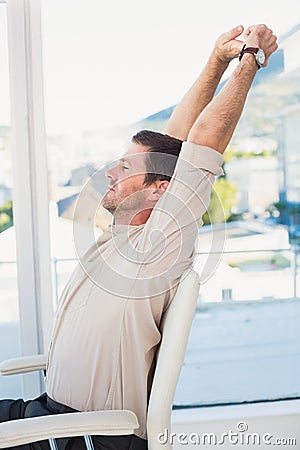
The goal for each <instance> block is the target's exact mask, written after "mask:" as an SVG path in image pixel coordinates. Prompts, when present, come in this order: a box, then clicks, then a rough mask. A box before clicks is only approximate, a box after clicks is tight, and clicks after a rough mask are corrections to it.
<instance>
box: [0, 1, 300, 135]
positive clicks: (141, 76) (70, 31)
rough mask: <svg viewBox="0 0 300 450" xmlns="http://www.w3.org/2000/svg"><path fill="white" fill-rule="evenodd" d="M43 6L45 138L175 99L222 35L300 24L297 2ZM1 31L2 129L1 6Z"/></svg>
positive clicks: (3, 93) (4, 105)
mask: <svg viewBox="0 0 300 450" xmlns="http://www.w3.org/2000/svg"><path fill="white" fill-rule="evenodd" d="M42 5H43V50H44V54H43V58H44V78H45V108H46V125H47V131H48V133H57V132H63V133H64V132H73V131H77V132H80V131H85V130H91V129H101V128H102V127H105V126H107V125H112V124H125V123H130V122H133V121H136V120H139V119H141V118H143V117H145V116H147V115H149V114H152V113H155V112H157V111H159V110H160V109H162V108H165V107H168V106H170V105H172V104H174V103H176V102H177V101H178V100H179V99H180V97H181V96H182V95H183V93H184V92H185V91H186V89H187V88H188V87H189V86H190V84H191V83H192V82H193V81H194V79H195V78H196V76H197V74H198V73H199V72H200V70H201V68H202V67H203V65H204V63H205V61H206V59H207V57H208V55H209V52H210V49H211V48H212V46H213V43H214V41H215V39H216V37H217V36H218V35H219V34H221V33H222V32H224V31H226V30H228V29H230V28H232V27H233V26H235V25H238V24H242V25H244V26H245V27H246V26H248V25H251V24H254V23H261V22H264V23H266V24H268V25H269V26H270V27H271V28H272V29H273V31H274V32H275V33H276V34H277V35H280V34H282V33H285V32H286V31H288V30H289V29H290V28H292V27H293V26H294V25H296V24H297V23H299V22H300V2H299V0H285V1H284V2H278V3H277V4H276V5H274V0H264V1H261V0H252V1H251V2H250V3H241V2H240V1H239V0H226V2H216V1H207V2H203V1H200V0H182V1H178V0H151V2H150V1H149V0H148V1H144V0H111V1H104V0H81V1H79V0H43V1H42ZM204 5H205V6H204ZM0 26H1V30H0V34H1V35H2V36H1V39H0V60H1V61H2V70H1V75H0V98H1V104H0V124H2V123H8V122H9V108H8V104H9V99H8V81H7V74H5V70H3V65H4V68H5V64H6V60H5V48H6V45H7V44H6V42H5V33H6V27H5V5H3V4H1V5H0ZM3 35H4V36H3ZM297 51H298V50H297Z"/></svg>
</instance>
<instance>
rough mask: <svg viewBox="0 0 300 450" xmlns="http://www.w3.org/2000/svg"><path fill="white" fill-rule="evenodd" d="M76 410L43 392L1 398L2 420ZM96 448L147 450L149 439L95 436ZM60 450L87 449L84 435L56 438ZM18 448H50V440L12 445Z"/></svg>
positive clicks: (43, 449)
mask: <svg viewBox="0 0 300 450" xmlns="http://www.w3.org/2000/svg"><path fill="white" fill-rule="evenodd" d="M70 412H75V410H74V409H72V408H69V407H68V406H65V405H61V404H60V403H57V402H55V401H54V400H52V399H51V398H49V397H48V396H47V394H43V395H41V396H40V397H38V398H36V399H34V400H28V401H24V400H22V399H18V400H0V422H6V421H8V420H14V419H25V418H28V417H37V416H47V415H50V414H63V413H70ZM92 440H93V444H94V447H95V450H147V448H148V447H147V441H145V440H144V439H141V438H139V437H138V436H135V435H133V434H131V435H122V436H93V437H92ZM56 442H57V445H58V448H59V450H85V448H86V447H85V442H84V439H83V438H82V437H74V438H61V439H57V440H56ZM11 448H13V449H18V450H50V446H49V443H48V441H40V442H34V443H32V444H28V445H22V446H18V447H11Z"/></svg>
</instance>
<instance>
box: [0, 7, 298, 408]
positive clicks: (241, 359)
mask: <svg viewBox="0 0 300 450" xmlns="http://www.w3.org/2000/svg"><path fill="white" fill-rule="evenodd" d="M175 3H176V4H174V2H171V1H170V2H163V3H162V2H158V1H156V0H155V1H154V2H152V3H151V7H150V6H149V8H148V9H147V10H146V13H145V8H144V7H145V5H143V4H141V2H138V1H134V0H130V1H128V2H125V3H122V2H120V4H118V6H117V8H118V13H116V4H115V3H114V2H111V3H109V2H106V3H104V2H99V1H97V0H89V1H88V2H80V1H76V2H74V1H71V0H65V1H64V2H59V1H57V0H51V1H49V0H43V1H42V2H41V12H42V36H40V34H39V32H40V30H39V26H38V25H37V23H38V20H32V21H31V25H32V29H31V28H30V27H29V26H28V25H29V23H28V22H26V20H25V21H24V17H25V18H26V15H25V14H24V11H23V9H22V8H23V6H24V5H23V6H22V5H21V6H19V5H20V4H19V5H17V2H16V1H15V0H11V1H10V2H9V5H10V6H8V7H10V8H11V9H10V18H11V19H12V21H14V22H13V23H14V26H15V27H16V24H24V23H25V31H24V30H23V28H22V26H23V25H22V26H20V27H19V29H20V30H21V32H22V33H23V34H22V35H20V39H19V37H18V36H17V34H16V36H15V40H14V39H12V36H10V38H11V41H10V43H9V45H8V47H9V53H10V54H11V55H12V59H11V61H13V63H14V64H17V63H20V61H23V59H22V58H25V59H26V57H25V56H24V55H27V56H30V55H31V54H32V55H33V58H32V60H31V61H26V62H25V69H26V68H28V67H30V71H26V70H23V69H24V68H22V70H20V71H19V72H18V70H16V67H14V69H11V72H14V74H15V75H16V73H17V74H18V77H15V80H14V81H15V82H16V81H17V82H18V83H19V85H21V86H22V87H24V89H23V91H24V92H25V91H26V89H28V88H29V87H30V89H31V91H32V92H31V94H30V95H31V97H30V99H31V100H32V99H33V101H32V102H29V103H28V104H26V99H25V95H24V98H22V102H18V101H17V100H18V99H17V97H15V95H16V91H17V89H16V85H17V84H14V83H13V85H12V86H11V92H12V94H13V96H14V98H13V101H12V103H13V104H15V105H16V104H18V108H17V109H18V112H19V117H22V118H24V117H25V116H26V111H27V107H28V106H30V105H33V108H32V109H30V107H29V112H30V114H31V115H30V123H27V125H26V127H25V128H26V130H25V129H23V128H22V127H21V125H20V123H21V122H18V123H17V125H16V129H15V134H16V135H17V136H18V137H19V139H20V136H21V137H22V139H23V138H24V139H23V142H22V143H21V145H20V141H19V142H18V145H19V147H18V151H19V153H18V158H19V160H18V158H16V157H15V160H14V165H15V167H16V170H17V172H16V173H18V174H22V176H21V177H20V178H18V176H15V178H14V182H12V178H9V171H10V167H11V166H12V162H11V161H12V159H13V158H11V157H10V156H9V153H8V152H7V148H8V146H9V143H10V140H9V136H10V130H9V126H10V123H9V119H8V118H9V111H8V108H7V112H6V116H5V112H4V115H3V116H1V123H0V132H1V135H0V160H1V164H0V206H1V207H2V208H3V207H4V209H5V211H3V209H2V210H1V211H2V212H1V214H2V215H0V221H2V223H3V224H4V227H6V226H7V227H8V225H9V224H10V220H11V219H10V214H9V213H8V209H9V206H10V205H9V204H8V206H6V201H7V200H9V199H10V194H9V189H10V188H11V187H12V184H14V186H13V187H14V188H15V192H17V198H14V204H15V202H19V203H17V208H20V211H19V215H18V217H20V216H22V214H24V217H26V218H28V220H26V221H25V222H24V228H22V227H20V226H18V223H16V225H15V226H16V230H19V231H18V232H19V235H18V236H19V237H18V239H17V245H16V246H17V252H18V251H19V252H20V253H19V254H21V255H24V254H26V257H27V258H28V260H27V261H25V259H24V260H20V258H19V257H18V258H17V264H18V275H19V281H18V283H19V295H18V297H19V299H18V300H19V304H20V305H21V306H22V305H23V307H24V306H25V305H26V306H29V313H28V315H27V316H26V314H24V311H25V308H23V310H22V311H21V309H22V308H21V309H20V323H21V333H20V335H22V336H24V335H25V330H26V328H27V329H28V324H29V325H33V326H32V328H30V329H32V330H33V332H32V336H33V338H32V342H31V337H32V336H29V334H28V335H27V337H28V342H26V343H25V344H24V343H23V342H22V343H21V347H22V346H23V347H24V348H25V351H26V352H29V350H30V351H32V352H38V351H43V350H45V348H46V345H44V344H45V342H44V341H46V339H44V337H45V336H43V334H42V335H40V334H39V331H41V329H43V330H48V329H49V328H50V326H51V322H52V315H51V313H50V307H51V308H52V304H51V302H52V293H51V280H50V267H51V269H52V270H53V293H54V295H53V297H54V300H55V301H57V299H58V298H59V295H60V292H61V290H62V288H63V286H64V283H65V282H66V280H67V279H68V276H69V275H70V273H71V271H72V268H73V267H74V264H75V263H76V252H75V251H74V248H73V243H72V237H73V235H72V233H73V231H72V220H71V219H72V217H73V212H74V207H75V203H76V199H77V197H78V195H79V193H80V191H81V189H82V186H83V185H84V183H85V182H86V180H89V179H90V177H91V176H92V175H93V173H94V172H95V171H97V170H98V169H99V168H102V167H103V166H105V164H107V163H110V162H111V161H112V160H114V159H116V158H118V157H119V156H120V154H121V153H122V152H123V150H124V147H125V146H126V143H127V142H128V140H129V139H130V136H131V135H132V134H133V133H134V132H135V131H137V130H138V129H141V128H153V129H157V130H162V129H163V128H164V125H165V123H166V120H167V118H168V117H169V115H170V113H171V111H172V108H173V106H174V105H175V104H176V103H177V102H178V100H179V99H180V97H181V96H182V94H183V93H184V92H185V91H186V89H187V88H188V86H189V85H190V84H191V83H192V81H193V80H194V79H195V77H196V76H197V74H198V71H199V67H201V66H203V65H204V63H205V61H206V58H207V56H208V53H209V51H210V48H211V47H212V45H213V42H214V39H215V37H216V36H217V35H219V34H220V33H221V32H223V31H224V30H226V29H230V28H231V27H232V26H233V25H235V24H237V23H239V22H240V21H242V23H245V25H247V24H248V23H256V22H257V21H259V20H261V16H262V15H263V13H265V16H266V17H269V18H270V21H273V22H272V27H273V28H274V29H276V28H277V27H278V34H282V38H281V47H280V51H278V53H277V54H276V56H275V55H274V58H272V64H270V66H269V70H268V71H267V70H265V69H263V70H261V71H259V74H258V76H257V82H256V85H255V86H254V87H253V90H252V92H251V94H250V95H249V98H248V104H247V107H246V109H245V111H244V115H243V117H242V119H241V122H240V125H239V127H238V129H237V130H236V133H235V136H234V139H233V140H232V142H231V144H230V148H229V149H228V151H227V156H226V165H225V172H226V177H221V178H219V179H218V180H217V182H216V184H215V193H214V194H213V198H212V206H214V204H218V203H220V201H221V204H222V205H223V213H225V216H226V217H227V223H226V227H225V228H226V240H225V243H226V246H225V248H224V249H223V248H222V245H221V246H220V245H215V244H216V242H217V241H218V236H221V241H222V239H223V238H222V234H223V231H224V225H223V224H222V223H220V217H218V209H217V208H215V209H211V210H210V217H208V216H207V217H206V218H205V221H206V224H207V226H206V227H203V228H202V229H201V230H200V232H199V241H198V256H197V260H196V264H195V268H196V269H197V270H199V272H200V273H201V274H202V277H203V279H202V281H203V283H202V287H201V291H200V296H199V305H198V310H197V313H196V316H195V321H194V325H193V329H192V333H191V338H190V343H189V347H188V351H187V356H186V363H185V365H184V367H183V370H182V374H181V378H180V383H179V385H178V389H177V393H176V399H175V402H176V404H177V406H184V405H189V406H190V405H204V404H220V403H232V402H243V401H260V400H265V399H268V400H269V399H278V398H290V397H294V396H298V395H299V388H300V386H299V381H298V380H299V379H300V377H299V365H298V364H297V361H296V360H297V359H298V358H297V355H298V354H299V352H300V349H299V344H298V342H300V341H299V335H298V333H299V332H298V327H297V321H298V317H299V306H298V300H297V298H296V297H297V296H299V275H298V270H297V267H298V265H299V261H298V260H299V255H298V251H299V240H298V239H299V226H298V225H299V222H300V221H299V216H298V215H299V201H300V200H299V186H298V181H297V180H298V178H297V166H298V165H299V161H298V159H297V154H296V153H297V152H296V149H297V148H298V147H299V145H298V144H299V137H298V134H297V133H296V132H295V130H297V126H298V124H299V98H300V97H299V95H300V92H299V86H300V83H299V65H300V61H299V58H297V52H295V51H292V49H293V48H298V43H299V25H296V26H294V17H299V5H298V4H297V5H296V3H295V4H294V2H292V1H290V2H288V3H290V4H289V8H287V7H286V6H287V5H286V3H285V5H284V6H282V11H280V8H279V9H278V10H277V9H276V11H275V9H274V8H273V5H272V4H271V3H269V2H265V4H264V5H263V4H261V2H260V3H259V4H258V3H257V8H255V5H254V6H253V5H252V6H253V7H252V9H251V11H249V10H247V15H246V16H242V17H241V11H240V8H239V7H237V6H236V5H234V2H233V0H232V8H229V6H228V4H227V6H226V7H227V10H226V13H227V12H228V10H229V9H230V10H231V14H230V18H229V17H228V18H227V14H218V15H216V14H215V10H210V9H207V12H206V13H205V14H207V20H205V21H204V20H203V19H201V23H200V22H199V20H200V19H199V15H200V13H199V8H200V7H199V2H198V1H196V0H195V1H193V2H192V3H191V5H189V8H187V7H186V5H185V4H184V2H181V3H180V2H179V3H178V2H175ZM270 5H271V7H270ZM209 6H210V5H207V7H209ZM39 7H40V6H39V2H35V7H34V8H32V9H31V13H32V14H36V16H35V19H36V17H38V13H39ZM283 7H284V10H283ZM214 8H215V5H214ZM220 8H221V6H220ZM5 9H6V7H5V6H4V5H2V4H1V5H0V14H1V17H0V19H1V24H3V26H2V28H1V30H2V34H3V35H5V15H6V12H5ZM287 10H288V11H289V14H287V13H286V11H287ZM170 11H172V20H170ZM233 11H237V12H238V15H237V16H236V17H234V14H235V13H234V12H233ZM255 11H259V13H260V17H257V13H256V12H255ZM200 12H201V11H200ZM220 12H221V11H220ZM22 14H23V16H22ZM271 14H274V16H272V17H271ZM18 21H19V22H18ZM199 25H200V28H201V30H199ZM33 28H34V31H36V30H38V33H37V34H35V39H32V40H31V41H30V39H27V40H26V39H24V34H26V33H29V34H28V35H27V37H30V36H31V35H30V33H31V32H32V30H33ZM178 30H180V32H178ZM8 34H9V33H8ZM36 36H37V38H36ZM199 36H200V39H201V42H200V44H199ZM0 41H1V43H3V42H5V36H4V39H1V40H0ZM24 42H27V43H28V42H29V43H31V45H32V46H33V47H32V48H31V50H34V51H33V53H31V52H28V51H27V52H26V51H24V50H26V49H24ZM39 46H42V50H43V73H44V86H42V85H41V83H40V81H41V80H42V77H41V76H40V75H41V73H40V72H39V70H40V65H41V60H40V56H41V55H40V53H39ZM27 50H28V49H27ZM0 51H1V54H3V59H4V60H5V58H6V59H7V56H5V55H6V54H7V45H5V47H4V48H2V47H0ZM19 51H20V52H21V53H20V54H21V56H22V57H20V54H19V53H18V52H19ZM195 55H197V57H196V59H197V61H196V62H195ZM291 56H292V57H291ZM26 64H27V65H28V67H27V66H26ZM18 67H20V66H18ZM233 67H234V63H233ZM5 72H7V74H8V69H7V71H5V70H3V71H1V75H0V77H1V78H0V80H1V83H0V85H1V86H0V90H1V91H0V92H2V90H3V92H4V91H5V92H8V82H7V80H6V81H5V79H4V80H3V77H4V76H5ZM26 73H27V74H28V73H31V74H32V78H29V79H26V75H25V74H26ZM11 79H12V80H13V79H14V77H13V76H12V78H11ZM26 81H27V83H26ZM5 83H6V84H5ZM26 94H28V92H27V91H26ZM43 94H44V95H43ZM18 95H20V92H19V91H18ZM1 98H2V96H1ZM3 98H4V99H5V96H4V95H3ZM43 100H45V102H44V103H45V123H46V127H45V128H46V133H45V135H46V136H44V123H43V117H44V116H43V109H42V106H43ZM7 103H8V100H7ZM286 105H290V106H291V107H290V108H288V109H286ZM1 108H3V103H2V105H1ZM1 114H2V112H1ZM32 126H33V127H36V128H35V130H37V131H38V133H37V135H38V137H39V142H30V139H29V136H31V137H32V136H33V135H34V136H35V134H34V133H33V134H32V133H31V134H30V131H32V129H31V130H30V127H32ZM18 127H21V129H20V128H18ZM44 137H45V138H46V145H45V147H44V141H43V140H44ZM20 140H21V139H20ZM23 144H24V146H23ZM12 153H13V152H12ZM16 154H17V153H15V155H16ZM4 155H5V156H4ZM46 156H47V160H48V167H47V168H48V173H47V171H46V164H45V160H46ZM23 161H25V162H26V164H23ZM2 162H3V164H2ZM25 167H26V170H23V173H22V169H23V168H25ZM37 168H38V169H39V170H37ZM47 183H48V184H49V196H50V231H49V222H48V204H47V205H46V203H47V202H46V200H45V199H47V195H46V188H45V185H46V184H47ZM101 183H104V181H101ZM101 183H100V186H99V185H97V186H95V185H92V186H91V189H90V190H88V191H87V192H86V194H87V202H89V204H90V205H92V206H91V208H92V207H93V205H94V204H95V192H98V190H100V191H101V190H102V189H104V184H101ZM2 185H3V186H4V187H3V186H2ZM20 186H22V189H23V191H24V192H23V195H24V199H25V200H24V202H23V203H24V204H23V205H22V202H21V201H20V200H21V194H20V192H21V187H20ZM22 208H24V209H22ZM26 208H27V210H26ZM17 210H18V209H17ZM3 214H4V215H3ZM27 214H28V215H27ZM101 214H102V213H101ZM103 214H104V212H103ZM223 215H224V214H223ZM94 219H95V216H93V215H89V214H86V213H85V212H82V213H81V214H79V216H78V220H79V221H80V223H81V225H82V226H83V227H86V226H88V227H91V226H95V225H96V226H95V227H94V228H95V232H99V233H101V231H102V229H104V227H105V223H106V222H107V220H108V217H107V216H104V215H100V216H99V217H98V216H97V220H96V222H95V221H94ZM18 220H19V219H18ZM210 222H212V225H211V224H210ZM19 223H20V222H19ZM21 228H22V229H21ZM11 231H12V227H10V228H8V229H7V230H5V231H3V232H2V233H1V234H0V240H1V239H2V238H3V236H9V235H10V234H11ZM49 235H50V237H51V249H48V248H47V245H48V242H49ZM40 236H43V237H44V239H41V238H40ZM22 238H23V239H22ZM25 238H26V239H25ZM7 242H8V241H7ZM8 246H9V250H10V251H11V250H12V248H13V246H14V240H12V243H9V244H8ZM22 246H23V247H22ZM3 248H4V247H2V246H1V248H0V260H1V261H2V258H3V259H4V260H5V258H4V256H2V255H3V254H4V253H1V252H3ZM212 249H213V250H214V251H215V257H213V258H212V259H210V260H209V261H208V258H209V256H208V255H209V254H212ZM213 253H214V252H213ZM12 259H13V258H12ZM5 261H6V263H5V264H3V263H1V264H0V277H1V280H4V282H3V283H4V284H2V286H3V288H2V290H3V291H4V296H2V298H5V299H8V298H12V299H13V302H12V303H11V302H10V301H9V304H10V306H9V307H11V304H13V303H14V304H15V307H14V309H13V311H14V313H13V314H14V316H13V318H14V320H18V306H17V293H16V284H15V283H16V279H15V280H14V277H15V278H16V275H17V273H16V270H17V269H16V267H17V266H16V263H15V262H12V263H11V262H9V260H8V259H6V260H5ZM211 262H212V264H211ZM210 264H211V265H210ZM208 266H209V270H208V271H206V272H203V268H207V267H208ZM215 269H217V270H215ZM47 277H48V278H47ZM8 278H9V279H8ZM25 278H26V279H27V280H29V281H28V284H27V285H26V284H24V279H25ZM5 283H6V284H5ZM22 283H23V284H22ZM5 286H7V287H5ZM38 287H40V288H41V289H42V292H41V294H42V295H40V292H39V291H38ZM3 291H2V292H3ZM8 291H9V292H8ZM39 298H43V302H41V301H40V300H38V299H39ZM22 299H26V300H22ZM28 299H30V300H28ZM31 299H33V300H32V301H31ZM5 301H6V302H7V301H8V300H5ZM26 302H28V303H26ZM0 308H1V319H0V323H1V329H0V331H1V330H4V331H5V326H6V325H5V324H4V323H3V317H4V315H3V311H7V307H6V306H3V305H0ZM47 308H48V310H47ZM27 309H28V308H27ZM47 311H48V313H49V314H48V313H47ZM5 314H6V313H5ZM22 314H23V316H22ZM35 317H38V321H37V323H35V322H34V321H35ZM1 321H2V322H1ZM40 323H41V324H42V326H40V327H39V326H37V324H38V325H39V324H40ZM2 326H3V328H2ZM1 332H2V331H1ZM22 333H24V334H22ZM45 334H47V332H46V333H45ZM13 335H14V336H15V337H16V338H17V335H18V332H17V327H15V329H14V330H13ZM29 341H30V342H29ZM2 342H3V341H2ZM24 348H22V349H21V350H22V352H23V351H24ZM3 350H4V349H3V346H1V351H2V352H3ZM18 353H19V349H18V347H17V343H16V345H15V347H14V350H13V349H12V350H11V351H10V355H9V356H14V354H18ZM2 357H6V355H1V358H2ZM274 374H276V375H274ZM271 378H272V380H273V381H272V382H270V379H271ZM12 381H14V380H12ZM2 383H4V381H3V380H0V388H1V389H2V386H4V385H3V384H2ZM27 386H29V382H28V383H27ZM18 389H19V386H17V387H16V391H12V394H11V395H14V393H15V392H17V391H18ZM27 392H29V390H28V391H27ZM1 395H2V393H1Z"/></svg>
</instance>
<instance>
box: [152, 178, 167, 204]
mask: <svg viewBox="0 0 300 450" xmlns="http://www.w3.org/2000/svg"><path fill="white" fill-rule="evenodd" d="M168 186H169V181H167V180H163V181H160V180H158V181H155V182H154V183H153V186H151V199H150V200H151V201H152V202H157V201H158V200H159V199H160V197H161V196H162V194H163V193H164V192H165V191H166V189H167V187H168Z"/></svg>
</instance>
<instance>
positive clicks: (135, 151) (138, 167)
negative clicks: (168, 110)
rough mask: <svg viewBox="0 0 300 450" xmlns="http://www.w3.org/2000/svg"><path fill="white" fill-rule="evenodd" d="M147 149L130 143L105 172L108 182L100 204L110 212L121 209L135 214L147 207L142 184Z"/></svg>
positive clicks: (145, 192)
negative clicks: (119, 157)
mask: <svg viewBox="0 0 300 450" xmlns="http://www.w3.org/2000/svg"><path fill="white" fill-rule="evenodd" d="M147 151H148V148H147V147H144V146H143V145H140V144H135V143H132V144H131V145H130V147H129V149H128V151H127V152H126V153H125V154H124V155H123V156H122V158H121V159H120V160H119V163H118V164H117V165H116V166H114V167H113V168H112V169H109V170H108V171H107V172H106V177H107V178H108V179H109V182H110V184H109V188H108V189H107V191H106V193H105V195H104V197H103V199H102V205H103V206H104V208H106V209H107V210H108V211H109V212H111V213H112V214H115V213H116V212H122V211H123V212H124V211H132V212H133V214H136V213H137V212H139V211H141V210H143V209H145V208H147V207H148V205H147V189H146V188H145V185H144V181H145V175H146V162H145V158H146V155H145V153H146V152H147Z"/></svg>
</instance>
